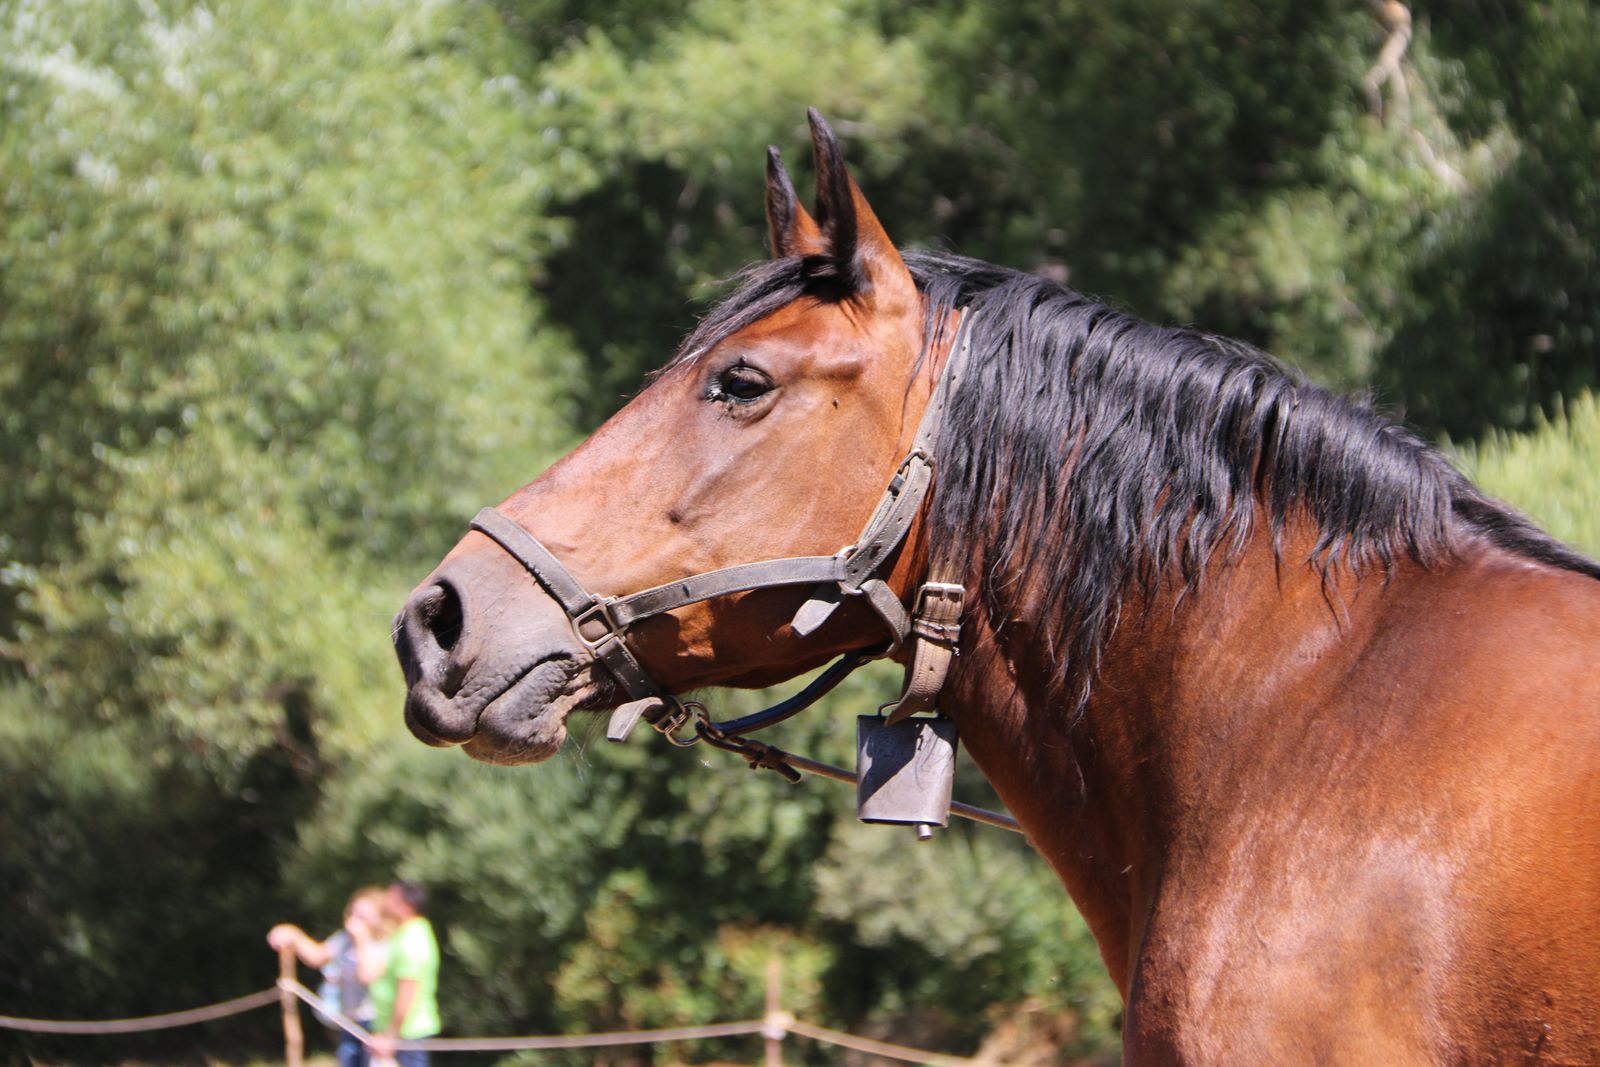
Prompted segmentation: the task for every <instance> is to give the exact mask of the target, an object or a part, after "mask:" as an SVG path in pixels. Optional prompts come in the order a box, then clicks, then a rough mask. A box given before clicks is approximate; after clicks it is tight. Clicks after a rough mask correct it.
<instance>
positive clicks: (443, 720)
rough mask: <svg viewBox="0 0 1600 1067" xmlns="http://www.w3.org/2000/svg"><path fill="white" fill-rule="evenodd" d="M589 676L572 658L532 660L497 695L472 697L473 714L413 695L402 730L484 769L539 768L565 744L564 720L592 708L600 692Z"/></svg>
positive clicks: (431, 697)
mask: <svg viewBox="0 0 1600 1067" xmlns="http://www.w3.org/2000/svg"><path fill="white" fill-rule="evenodd" d="M592 673H593V672H592V671H590V670H587V669H585V667H584V665H583V664H580V663H578V662H577V661H575V660H574V659H573V658H572V657H571V656H567V655H561V654H557V655H553V656H547V657H544V658H542V659H537V660H535V661H533V662H532V663H531V664H529V665H528V666H527V667H526V668H525V669H523V670H522V671H521V672H515V673H513V674H512V676H511V678H510V680H509V681H507V682H506V683H505V684H504V685H503V686H502V687H500V688H499V690H498V691H496V692H492V693H490V694H489V695H487V696H484V695H483V694H481V693H479V694H476V695H475V697H474V699H473V701H472V703H473V704H474V705H476V709H475V710H473V709H471V708H463V707H460V706H459V705H457V704H456V702H455V701H451V700H448V699H444V698H443V697H442V694H438V693H433V694H427V695H426V696H424V695H422V694H418V693H416V692H413V693H412V694H411V697H410V699H408V700H407V701H406V725H407V726H408V727H410V729H411V732H412V733H413V734H414V735H415V736H416V737H417V738H418V740H421V741H423V742H425V743H427V744H430V745H433V746H435V747H447V746H451V745H460V746H461V748H462V751H463V752H465V753H466V754H467V755H469V756H471V757H472V758H473V759H475V760H479V761H481V762H483V763H498V764H519V763H538V762H540V761H541V760H547V759H549V758H550V757H551V756H553V755H555V754H556V752H557V750H559V749H560V748H561V745H562V742H564V741H565V740H566V736H567V716H568V715H570V714H571V713H572V712H573V711H576V710H578V709H580V708H583V707H586V706H593V705H594V703H595V702H596V700H597V698H598V697H599V695H600V694H599V689H600V687H598V686H596V685H595V684H594V682H593V680H592Z"/></svg>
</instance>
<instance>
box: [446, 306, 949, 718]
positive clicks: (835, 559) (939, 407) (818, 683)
mask: <svg viewBox="0 0 1600 1067" xmlns="http://www.w3.org/2000/svg"><path fill="white" fill-rule="evenodd" d="M971 320H972V316H971V315H970V314H968V312H967V310H966V309H963V310H962V311H961V317H960V320H959V323H958V325H957V327H956V336H955V339H954V341H953V342H952V343H951V348H950V357H949V358H948V359H947V360H946V361H945V366H944V369H943V371H942V373H941V374H940V377H939V381H938V384H937V385H936V386H935V387H934V390H933V394H932V396H931V397H930V398H929V400H928V406H927V409H926V410H925V411H924V412H923V414H922V421H921V423H920V424H919V425H918V427H917V435H916V438H915V439H914V440H913V442H912V445H911V451H910V452H909V453H907V455H906V457H905V459H903V460H902V461H901V462H900V466H899V467H898V468H897V469H896V470H895V473H894V475H893V477H892V478H890V480H889V485H888V487H887V488H886V489H885V490H884V494H883V498H882V499H881V500H880V501H879V502H878V506H877V508H876V510H874V511H873V513H872V517H871V518H870V519H868V520H867V524H866V526H865V527H864V528H863V529H862V531H861V535H860V537H859V538H858V539H857V540H856V543H855V544H853V545H850V546H848V547H846V548H843V549H841V550H840V551H838V552H836V553H834V554H833V555H831V556H796V557H791V558H786V559H770V560H763V561H761V562H757V563H741V564H738V565H736V566H732V567H723V568H721V569H719V570H714V571H706V572H705V573H702V574H696V575H692V576H690V577H687V578H679V579H676V580H674V581H671V582H667V583H665V584H662V585H658V586H655V587H653V588H650V589H645V590H641V591H640V592H637V593H629V594H627V595H626V596H619V597H609V596H596V595H595V594H593V593H591V592H589V591H588V590H587V589H585V588H584V587H583V585H582V584H581V583H580V582H579V581H578V580H577V579H576V578H574V577H573V576H572V574H571V572H569V571H568V570H567V568H566V567H565V566H563V565H562V564H561V561H560V560H558V559H556V557H555V556H554V555H553V554H552V553H551V552H550V550H549V549H547V548H545V546H544V545H543V544H541V543H540V541H539V539H538V538H536V537H534V536H533V535H532V534H530V533H529V532H528V531H527V530H525V529H523V528H522V527H521V526H520V525H518V524H517V523H516V522H514V521H512V520H511V519H510V518H508V517H507V516H505V515H503V514H501V513H500V512H499V511H497V510H496V509H494V508H484V509H483V510H482V511H480V512H478V514H477V517H476V518H474V519H473V520H472V528H473V529H474V530H477V531H479V532H480V533H483V534H485V535H487V536H488V537H489V538H490V539H492V540H493V541H494V542H495V543H496V544H498V545H499V546H500V547H501V548H503V549H505V551H506V552H508V553H509V554H510V555H511V556H512V558H514V559H516V560H517V562H519V563H521V564H522V566H523V567H524V568H526V569H527V571H528V573H529V574H531V575H532V576H533V578H534V580H535V581H537V582H538V583H539V584H540V585H541V586H542V587H544V590H545V592H547V593H548V594H549V595H550V596H551V597H552V598H553V599H554V600H555V601H556V602H557V603H558V604H560V605H561V609H562V610H563V611H564V612H566V615H567V618H568V619H569V620H570V621H571V623H572V631H573V633H574V634H575V635H576V636H577V638H578V640H579V641H580V642H581V643H582V644H583V646H584V648H586V649H587V650H588V651H589V653H590V654H591V655H592V656H593V657H594V658H595V659H596V660H598V661H599V662H600V663H602V664H604V665H605V666H606V668H607V669H608V670H610V672H611V673H612V675H613V676H614V677H615V678H616V680H617V682H618V684H619V685H620V686H621V688H622V689H623V691H624V692H625V693H626V694H627V696H628V702H627V703H625V704H624V705H622V707H620V708H618V709H617V711H616V712H615V713H613V716H612V721H611V728H610V730H609V731H608V736H610V737H611V738H612V739H613V740H618V741H620V740H623V739H625V738H626V737H627V735H628V733H629V732H630V731H631V730H632V728H633V726H634V725H635V724H637V722H638V721H639V719H640V718H641V717H644V718H646V719H647V720H648V721H651V722H652V725H655V726H656V728H657V729H658V730H661V731H662V732H663V733H665V734H666V735H667V736H668V738H669V739H673V738H672V732H673V731H674V730H676V729H677V728H679V727H680V726H682V725H684V724H685V722H686V721H687V715H686V714H685V713H684V705H683V704H682V703H681V702H680V701H678V700H677V698H676V697H673V696H671V695H670V694H667V693H665V692H664V691H663V690H662V689H661V687H660V686H658V685H657V684H656V683H655V680H654V679H653V678H651V677H650V674H649V672H647V671H646V670H645V669H644V666H643V665H642V664H641V663H640V662H639V661H638V659H637V658H636V657H635V656H634V654H633V652H632V651H631V650H630V649H629V648H628V645H627V641H626V636H627V632H628V629H629V627H631V626H632V625H633V624H635V623H637V622H639V621H640V620H642V619H648V618H650V617H652V616H655V615H661V614H665V613H666V612H669V611H672V610H673V609H675V608H681V607H684V606H685V605H688V604H696V603H699V602H700V601H704V600H711V599H714V598H716V597H721V596H726V595H728V594H731V593H741V592H747V591H749V590H754V589H767V588H772V587H777V586H788V585H811V586H814V587H815V588H814V589H812V591H811V595H810V596H809V597H808V598H807V599H806V602H805V603H804V604H802V605H801V606H800V610H799V611H797V612H796V613H795V616H794V619H793V621H792V622H791V623H790V626H791V628H792V629H793V630H794V632H795V633H796V634H798V635H800V636H801V637H804V636H806V635H807V634H810V633H812V632H814V631H815V630H816V629H817V628H818V627H819V626H821V625H822V624H823V623H824V622H826V621H827V620H828V618H829V617H830V616H831V615H832V614H833V612H834V609H835V608H837V607H838V605H839V603H840V601H841V600H842V599H843V598H844V597H846V596H863V597H865V598H866V600H867V603H868V604H870V605H871V606H872V608H873V610H874V611H875V612H877V614H878V617H879V619H880V620H881V621H882V622H883V625H884V627H885V628H886V629H887V630H888V632H889V643H888V644H887V645H884V646H879V647H877V648H874V649H870V650H865V651H857V652H852V653H847V654H846V655H844V656H842V657H840V658H839V659H838V660H837V661H835V662H834V664H833V665H832V666H830V667H829V668H828V669H827V670H826V671H824V672H823V673H822V675H821V676H819V677H818V678H817V679H815V680H814V681H813V682H812V683H811V684H810V685H808V686H807V687H806V688H805V689H804V690H803V691H801V692H800V693H799V694H797V695H796V696H794V697H791V698H789V699H788V700H785V701H783V702H782V703H779V704H776V705H774V706H773V707H771V708H768V709H767V710H765V711H762V712H757V713H756V714H754V715H747V716H745V717H743V718H741V719H737V720H733V721H731V722H725V723H709V722H706V723H704V724H703V725H704V726H708V727H710V728H711V729H710V732H711V734H712V736H716V735H718V734H720V735H722V736H724V737H726V736H733V735H738V734H743V733H748V732H750V731H751V730H756V729H760V728H761V727H764V726H770V725H772V724H773V723H776V722H781V721H783V720H784V719H787V718H789V717H790V716H792V715H794V714H796V713H798V712H799V711H801V710H802V709H804V708H806V707H808V706H809V705H811V704H812V703H815V702H816V700H817V699H819V698H820V697H821V696H822V695H823V694H824V693H826V692H828V691H829V690H830V689H832V688H833V687H834V686H836V685H838V684H839V682H841V681H843V680H844V678H845V676H846V675H848V674H849V673H850V672H851V671H853V670H855V669H856V668H857V667H859V666H861V665H862V664H863V663H866V662H868V661H869V660H872V659H876V658H878V657H880V656H882V655H885V654H887V653H889V652H892V651H894V650H896V649H898V648H900V646H901V645H902V644H903V643H905V642H906V641H907V640H909V641H910V642H911V645H912V647H911V658H910V660H909V661H908V665H907V667H906V683H905V689H904V691H903V692H902V694H901V697H900V699H899V700H897V701H895V702H894V705H893V710H892V711H891V712H890V719H891V721H896V720H899V719H901V718H904V717H905V716H907V715H910V714H912V713H913V712H918V711H929V710H932V708H933V706H934V700H935V698H936V697H937V695H938V692H939V689H940V687H941V686H942V684H943V682H944V677H945V673H946V672H947V671H948V669H949V664H950V659H951V657H952V656H953V655H954V654H955V648H956V643H957V641H958V640H959V638H960V616H961V605H962V601H963V599H964V590H963V588H962V586H961V584H960V583H959V581H958V580H957V578H958V577H959V569H958V568H957V566H956V565H955V563H954V561H949V560H940V561H937V562H936V563H935V564H934V565H933V566H932V567H930V572H929V580H928V581H925V582H924V583H923V584H922V585H921V587H920V588H919V589H918V590H917V595H916V598H915V602H914V604H913V606H912V610H911V611H910V612H907V610H906V608H905V606H904V605H902V604H901V603H900V600H899V598H898V597H896V596H895V594H894V591H893V590H891V589H890V588H889V586H888V583H886V582H885V581H884V580H883V578H882V577H881V576H880V575H879V571H880V569H881V568H882V567H883V565H884V563H885V562H886V561H887V560H888V558H889V556H890V555H892V554H893V553H894V551H895V550H896V549H898V548H899V547H900V545H901V543H902V542H904V540H905V538H906V534H907V532H909V531H910V529H911V525H912V523H913V522H914V521H915V520H916V518H917V515H918V514H920V512H921V510H922V504H923V501H924V499H925V498H926V497H927V494H928V490H929V489H930V488H931V487H932V485H933V474H934V460H933V446H934V443H935V440H936V439H937V437H938V434H939V428H940V426H941V425H942V424H943V422H944V415H945V409H946V407H947V406H948V404H949V400H950V396H951V394H952V392H953V389H954V383H955V382H956V381H957V380H958V379H959V376H960V374H961V373H962V371H963V369H964V368H965V364H966V360H967V354H968V350H969V349H970V347H971V344H972V337H971V331H970V329H969V324H970V322H971ZM668 705H671V706H672V707H673V708H675V709H676V712H677V713H676V714H670V713H668V714H666V717H665V718H664V719H663V713H666V712H668ZM652 713H653V714H654V718H652V717H651V716H652ZM701 734H702V736H704V735H705V734H706V731H705V730H703V729H702V731H701Z"/></svg>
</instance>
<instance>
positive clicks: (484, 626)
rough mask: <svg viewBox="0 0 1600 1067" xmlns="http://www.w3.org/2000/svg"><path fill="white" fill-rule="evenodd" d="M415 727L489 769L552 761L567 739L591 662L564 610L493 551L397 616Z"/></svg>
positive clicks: (450, 570)
mask: <svg viewBox="0 0 1600 1067" xmlns="http://www.w3.org/2000/svg"><path fill="white" fill-rule="evenodd" d="M393 638H394V647H395V654H396V655H397V656H398V658H399V660H400V669H401V670H402V671H403V672H404V673H405V680H406V705H405V718H406V726H407V727H408V728H410V730H411V732H412V733H413V734H414V735H416V737H417V738H418V740H421V741H423V742H425V743H427V744H430V745H434V746H438V747H445V746H450V745H466V746H467V751H468V753H469V754H471V755H473V756H475V757H476V758H479V759H485V760H487V761H489V762H518V763H525V762H532V761H535V760H539V759H544V758H546V757H547V756H549V755H551V754H552V752H553V748H554V747H558V746H559V744H560V739H561V737H562V736H564V734H565V717H566V713H567V712H568V711H570V710H571V709H572V706H573V704H574V700H573V699H572V698H573V697H574V696H575V695H576V694H575V693H574V692H572V690H573V689H574V687H575V685H576V684H577V683H578V682H579V681H580V679H578V678H577V677H576V676H577V675H578V674H579V673H580V671H579V670H578V668H579V667H580V665H581V664H582V663H584V662H586V657H585V656H584V655H583V652H584V649H583V648H582V646H581V645H579V644H578V643H577V642H576V640H575V638H574V637H573V635H572V629H571V627H570V626H569V625H568V624H567V620H566V617H565V615H564V614H563V613H562V612H561V610H560V607H559V606H558V605H556V604H555V602H554V601H552V600H550V599H549V597H547V596H545V595H544V593H543V592H542V590H540V589H539V588H538V586H536V585H534V584H533V583H531V582H528V581H527V580H526V578H525V577H523V576H522V574H521V573H520V571H513V570H512V569H511V567H510V566H508V565H507V564H506V563H505V562H502V561H501V560H500V559H498V558H495V557H494V556H492V555H490V554H488V553H481V554H479V553H463V554H461V555H458V556H456V557H454V558H452V559H450V560H448V561H447V562H446V563H444V564H443V565H442V566H441V567H440V568H439V569H438V570H436V571H435V572H434V573H433V574H432V575H430V576H429V577H428V579H427V580H426V581H424V582H423V584H422V585H420V586H419V587H417V589H416V590H415V591H414V592H413V593H412V594H411V597H410V599H409V600H407V601H406V604H405V606H404V607H403V608H401V609H400V613H399V614H398V615H397V616H396V617H395V620H394V628H393Z"/></svg>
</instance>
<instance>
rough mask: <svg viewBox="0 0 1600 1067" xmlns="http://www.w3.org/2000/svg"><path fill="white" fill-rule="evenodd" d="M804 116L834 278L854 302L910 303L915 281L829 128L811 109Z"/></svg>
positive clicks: (819, 215) (819, 223)
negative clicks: (868, 300) (807, 127)
mask: <svg viewBox="0 0 1600 1067" xmlns="http://www.w3.org/2000/svg"><path fill="white" fill-rule="evenodd" d="M806 115H807V117H808V118H809V119H810V120H811V150H812V153H813V154H814V155H815V157H816V165H817V210H816V218H817V226H818V227H819V228H820V229H821V231H822V237H823V241H824V243H825V245H826V252H825V254H826V255H827V256H828V258H829V260H830V261H831V263H832V267H833V269H834V271H835V273H836V276H837V277H838V279H839V281H840V282H841V283H842V284H843V286H844V287H845V289H846V290H847V291H848V292H849V293H850V295H851V296H852V297H854V298H864V299H870V300H871V301H872V302H873V303H874V304H876V305H878V306H880V307H888V306H892V305H895V304H898V303H901V302H904V301H910V302H912V303H914V302H915V300H916V295H917V286H916V282H914V281H913V280H912V278H911V272H910V271H909V270H907V269H906V264H905V260H903V259H901V258H900V253H899V251H898V250H897V249H896V248H895V247H894V242H893V241H891V240H889V235H888V233H886V232H885V231H884V229H883V225H882V224H881V223H879V222H878V216H877V215H875V214H874V213H873V211H872V207H871V205H869V204H868V203H867V198H866V197H864V196H862V195H861V190H860V188H858V187H857V185H856V182H855V179H854V178H852V177H851V176H850V170H849V168H847V167H846V166H845V163H844V153H843V152H842V151H841V150H840V148H839V139H838V138H837V137H835V136H834V133H833V128H832V127H831V126H829V125H828V120H827V119H825V118H823V117H822V114H821V113H820V112H819V111H817V109H816V108H811V109H809V110H808V111H807V112H806Z"/></svg>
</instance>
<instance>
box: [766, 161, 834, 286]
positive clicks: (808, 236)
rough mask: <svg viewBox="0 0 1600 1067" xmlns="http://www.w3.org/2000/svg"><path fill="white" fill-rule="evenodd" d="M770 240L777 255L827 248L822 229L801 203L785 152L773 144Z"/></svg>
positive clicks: (813, 252)
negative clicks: (785, 160) (785, 159)
mask: <svg viewBox="0 0 1600 1067" xmlns="http://www.w3.org/2000/svg"><path fill="white" fill-rule="evenodd" d="M767 243H768V244H769V245H771V246H772V255H773V258H775V259H783V258H785V257H787V256H820V255H822V254H823V252H824V251H826V244H825V242H824V241H823V239H822V231H821V230H819V229H818V228H817V224H816V221H815V220H813V219H812V217H811V216H810V215H809V214H808V213H807V212H806V209H805V208H803V207H801V206H800V198H799V197H798V196H796V195H795V192H794V182H792V181H790V180H789V171H788V169H787V168H785V167H784V165H783V156H781V155H780V154H779V153H778V149H777V148H776V147H775V146H773V145H768V146H767Z"/></svg>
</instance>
